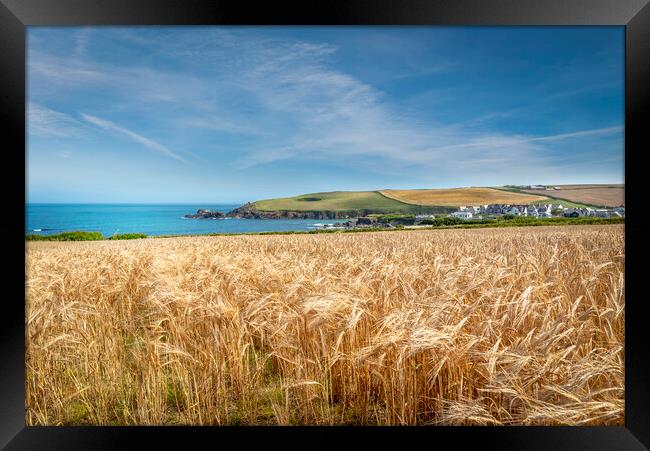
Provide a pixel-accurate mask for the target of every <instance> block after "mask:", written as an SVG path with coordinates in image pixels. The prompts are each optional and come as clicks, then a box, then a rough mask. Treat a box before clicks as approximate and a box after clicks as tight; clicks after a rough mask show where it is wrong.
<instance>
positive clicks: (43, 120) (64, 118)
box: [27, 102, 82, 138]
mask: <svg viewBox="0 0 650 451" xmlns="http://www.w3.org/2000/svg"><path fill="white" fill-rule="evenodd" d="M81 125H82V124H81V123H80V122H79V121H77V120H76V119H74V118H73V117H70V116H69V115H67V114H65V113H62V112H60V111H55V110H52V109H50V108H47V107H45V106H43V105H41V104H38V103H36V102H29V103H28V104H27V129H28V131H29V134H32V135H36V136H43V137H60V138H64V137H71V136H78V135H79V134H80V133H81Z"/></svg>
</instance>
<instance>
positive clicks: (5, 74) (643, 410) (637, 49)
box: [0, 0, 650, 450]
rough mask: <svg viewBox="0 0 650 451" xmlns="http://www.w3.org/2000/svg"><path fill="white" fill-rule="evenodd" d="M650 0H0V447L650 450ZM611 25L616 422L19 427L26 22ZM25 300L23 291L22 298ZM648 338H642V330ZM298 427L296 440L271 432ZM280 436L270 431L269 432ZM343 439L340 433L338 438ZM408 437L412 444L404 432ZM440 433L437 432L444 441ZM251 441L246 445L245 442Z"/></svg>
mask: <svg viewBox="0 0 650 451" xmlns="http://www.w3.org/2000/svg"><path fill="white" fill-rule="evenodd" d="M648 1H649V0H545V1H542V0H491V1H488V0H455V1H445V0H410V1H403V2H389V1H388V0H346V1H327V2H301V3H296V4H278V3H276V2H259V3H257V2H255V3H251V2H247V1H243V0H240V1H235V0H227V1H214V0H213V1H210V0H186V1H182V2H181V1H175V0H157V1H156V0H137V1H136V0H130V1H126V0H114V1H101V0H58V1H47V0H0V104H1V108H0V124H2V129H3V130H4V133H3V138H4V140H5V142H7V143H10V144H9V145H8V146H7V147H5V148H4V153H3V156H4V159H5V161H6V160H7V159H9V160H10V161H9V164H8V165H6V166H5V171H4V174H3V176H2V177H0V184H1V187H2V191H1V192H2V193H3V194H4V199H3V203H4V204H5V209H7V210H8V212H7V214H5V215H4V217H3V220H2V221H1V223H2V224H1V225H0V228H1V230H2V234H3V237H4V238H5V239H4V240H3V241H2V249H3V254H4V255H5V258H4V259H3V260H4V261H5V262H6V263H8V264H7V266H6V268H5V270H4V271H3V272H2V278H3V279H4V280H3V282H4V283H3V286H4V287H5V288H9V290H6V289H5V290H3V293H4V296H3V297H4V304H3V310H2V311H3V313H4V315H3V319H4V321H3V327H2V328H0V334H1V341H0V348H1V349H2V351H1V357H2V358H0V447H6V448H5V449H8V450H18V449H30V450H31V449H33V450H36V449H38V450H47V449H115V448H124V447H126V448H129V447H135V446H138V445H137V443H138V442H141V441H142V440H144V443H146V444H147V447H151V448H153V447H156V448H157V447H160V446H162V447H165V448H168V447H177V446H183V447H186V446H187V445H188V443H192V442H194V441H196V440H209V441H208V442H206V443H209V444H211V446H217V447H227V448H230V445H228V443H230V442H229V440H235V441H236V443H237V444H238V446H237V447H238V448H239V447H248V445H249V444H251V442H252V441H253V440H255V441H259V442H260V443H258V444H257V446H269V445H271V446H272V445H273V444H277V445H279V446H283V447H285V446H289V448H292V447H301V448H302V447H310V446H312V444H314V443H315V444H324V445H326V446H339V445H338V443H342V444H347V443H350V442H349V438H348V437H347V436H349V435H350V434H351V433H352V434H354V435H355V438H356V439H360V440H362V441H363V442H364V444H365V446H366V447H369V446H373V445H375V444H384V445H386V444H388V443H389V442H390V441H395V442H396V444H398V446H399V445H402V446H404V445H405V444H407V443H409V442H412V443H413V445H414V446H421V445H417V443H424V444H428V446H437V445H440V444H442V443H444V442H447V441H449V443H453V446H454V447H455V448H457V447H465V446H467V445H472V444H473V446H476V447H480V449H500V450H503V449H537V450H546V449H548V450H558V449H567V450H610V449H617V450H628V449H629V450H642V449H650V427H649V426H650V416H649V414H648V411H649V410H650V409H648V406H649V405H650V396H649V393H650V390H649V389H648V385H647V383H648V382H650V373H649V370H648V361H650V352H649V351H648V349H649V347H648V346H646V345H645V344H646V343H647V341H648V340H647V338H646V337H645V336H644V323H645V322H646V317H645V315H643V304H644V303H645V302H646V300H645V297H643V296H642V295H641V296H640V294H642V293H643V291H642V277H643V271H644V267H643V260H642V258H643V254H644V251H645V249H647V246H646V242H647V239H646V238H645V237H644V233H643V232H644V231H643V229H642V227H643V225H644V217H643V212H642V208H643V205H642V204H641V202H642V201H641V199H642V195H643V194H644V191H645V190H644V189H643V185H642V183H643V182H642V175H641V171H645V169H644V165H643V164H642V159H643V156H644V155H643V153H644V150H645V147H644V146H643V144H645V143H647V142H648V141H647V140H646V139H647V138H648V129H649V128H650V127H649V125H650V123H649V121H648V112H649V111H650V105H649V102H648V99H649V98H650V96H649V90H650V5H648ZM205 24H215V25H228V24H245V25H268V24H276V25H347V24H350V25H352V24H355V25H359V24H364V25H617V26H624V27H625V36H626V44H625V45H626V52H625V53H626V62H625V70H626V75H625V87H626V91H625V151H626V158H625V179H626V184H627V189H626V193H625V204H626V207H629V208H627V211H628V214H627V217H626V224H625V240H626V259H627V262H626V263H627V264H626V273H625V279H626V285H627V292H628V294H630V293H631V294H632V295H631V296H629V295H628V299H630V301H629V302H628V303H627V304H626V330H625V365H626V378H625V426H621V427H616V426H610V427H524V426H522V427H485V426H481V427H424V428H402V427H395V428H380V427H359V428H345V427H340V428H337V427H334V428H326V427H306V428H303V427H298V428H273V427H243V428H242V427H240V428H230V427H219V428H212V427H169V428H167V427H26V426H25V399H24V394H25V360H24V356H25V346H26V343H25V310H24V304H23V303H21V302H20V299H21V296H23V295H24V290H25V285H24V275H25V273H24V269H25V252H24V251H25V248H24V247H23V245H24V243H25V241H24V230H25V228H24V221H25V216H24V212H25V210H24V208H25V172H24V171H21V170H20V165H24V164H25V159H24V155H21V149H23V150H25V142H26V139H25V73H26V70H25V64H26V62H25V52H26V50H25V43H26V39H25V38H26V27H27V26H35V25H48V26H64V25H205ZM22 299H24V298H22ZM644 338H645V339H644ZM280 434H282V435H283V436H284V435H285V434H286V435H290V436H294V435H296V434H300V435H301V438H302V439H303V440H301V441H294V438H289V440H288V441H287V439H286V438H284V437H282V438H280V437H279V435H280ZM278 438H280V440H274V439H278ZM343 440H345V442H343ZM406 440H408V441H409V442H407V441H406ZM443 441H444V442H443ZM251 447H252V446H251Z"/></svg>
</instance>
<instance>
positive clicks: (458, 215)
mask: <svg viewBox="0 0 650 451" xmlns="http://www.w3.org/2000/svg"><path fill="white" fill-rule="evenodd" d="M451 215H452V216H454V217H456V218H460V219H472V216H473V215H472V213H470V212H469V211H455V212H453V213H452V214H451Z"/></svg>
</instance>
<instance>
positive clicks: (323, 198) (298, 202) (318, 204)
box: [255, 191, 409, 211]
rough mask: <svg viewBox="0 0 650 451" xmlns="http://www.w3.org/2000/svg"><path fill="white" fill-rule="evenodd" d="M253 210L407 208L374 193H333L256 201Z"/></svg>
mask: <svg viewBox="0 0 650 451" xmlns="http://www.w3.org/2000/svg"><path fill="white" fill-rule="evenodd" d="M255 208H257V209H258V210H261V211H275V210H290V211H316V210H317V211H322V210H329V211H345V210H359V209H377V210H382V209H384V210H389V211H400V210H408V209H409V206H408V205H405V204H404V203H403V202H399V201H395V200H393V199H388V198H387V197H384V196H382V195H381V194H379V193H378V192H376V191H334V192H329V193H311V194H302V195H300V196H295V197H283V198H278V199H266V200H258V201H257V202H255Z"/></svg>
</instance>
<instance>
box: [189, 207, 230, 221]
mask: <svg viewBox="0 0 650 451" xmlns="http://www.w3.org/2000/svg"><path fill="white" fill-rule="evenodd" d="M185 217H186V218H188V219H221V218H225V217H226V215H225V214H223V213H221V212H220V211H211V210H204V209H202V208H199V209H198V210H196V214H193V215H185Z"/></svg>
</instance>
